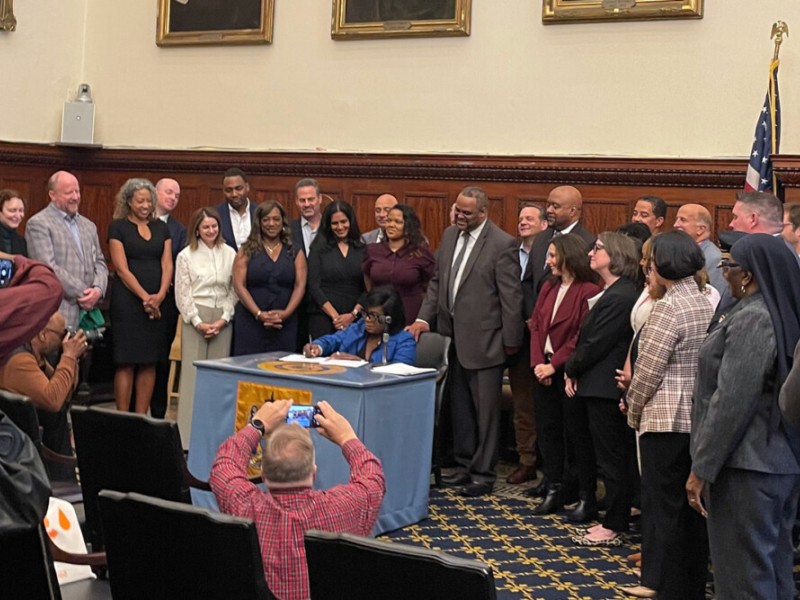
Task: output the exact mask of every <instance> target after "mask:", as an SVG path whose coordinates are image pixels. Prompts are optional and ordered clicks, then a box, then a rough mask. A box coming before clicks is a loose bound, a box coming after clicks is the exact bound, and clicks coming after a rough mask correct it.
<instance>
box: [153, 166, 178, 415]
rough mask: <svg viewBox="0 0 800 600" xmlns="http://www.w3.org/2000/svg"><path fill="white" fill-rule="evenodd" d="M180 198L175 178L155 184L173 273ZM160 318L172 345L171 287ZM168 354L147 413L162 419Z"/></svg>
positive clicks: (175, 322) (174, 313) (173, 311)
mask: <svg viewBox="0 0 800 600" xmlns="http://www.w3.org/2000/svg"><path fill="white" fill-rule="evenodd" d="M180 198H181V186H180V185H179V184H178V182H177V181H175V180H174V179H170V178H168V177H165V178H164V179H159V180H158V182H157V183H156V217H158V218H159V219H161V220H162V221H164V222H165V223H166V224H167V227H168V228H169V236H170V238H171V239H172V272H173V273H174V272H175V259H176V258H177V257H178V253H179V252H180V251H181V250H183V247H184V246H186V227H184V226H183V225H182V224H181V223H180V221H178V220H177V219H176V218H175V217H173V216H172V211H173V210H175V208H176V207H177V206H178V201H179V200H180ZM161 318H162V319H164V320H165V322H166V323H167V327H166V330H165V332H164V345H165V346H166V347H170V346H172V340H173V339H174V338H175V331H176V329H177V327H178V307H177V305H176V304H175V290H174V287H173V286H170V288H169V291H168V292H167V297H166V298H164V302H162V303H161ZM168 355H169V353H167V356H165V358H164V360H163V361H160V362H157V363H156V382H155V385H154V386H153V397H152V398H151V400H150V415H151V416H153V417H156V418H157V419H163V418H164V415H165V414H166V412H167V395H168V393H169V390H167V383H168V381H169V356H168Z"/></svg>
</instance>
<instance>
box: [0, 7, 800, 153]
mask: <svg viewBox="0 0 800 600" xmlns="http://www.w3.org/2000/svg"><path fill="white" fill-rule="evenodd" d="M62 2H63V3H65V4H68V2H66V1H65V0H61V2H59V3H56V1H55V0H47V1H45V0H41V1H40V2H38V3H27V4H37V7H36V8H31V7H28V8H27V9H26V10H22V8H23V6H22V4H23V3H17V4H19V5H20V8H18V10H17V16H18V18H19V20H20V25H19V27H18V31H17V32H15V33H13V34H9V35H6V36H0V52H2V51H3V47H2V46H3V44H8V45H9V46H10V47H11V49H12V51H13V53H14V57H15V61H16V60H17V57H18V56H19V64H15V65H14V67H13V69H14V70H13V72H12V82H14V83H15V84H16V86H19V88H20V91H21V93H20V94H19V95H17V96H15V97H14V98H12V104H13V105H14V111H13V112H15V113H20V114H22V115H24V118H22V119H20V120H19V121H18V122H15V123H7V124H5V125H4V126H2V129H4V130H5V131H0V137H2V138H3V139H9V140H19V141H52V140H54V139H56V138H57V136H58V131H59V130H58V123H57V122H55V123H54V118H53V116H54V114H55V115H56V116H57V115H58V114H60V103H61V102H63V99H64V93H63V90H61V89H60V88H64V87H65V85H66V84H68V85H66V87H69V88H72V87H73V86H74V85H75V84H76V83H77V82H78V81H79V80H80V81H84V80H85V81H87V82H88V83H90V84H91V85H92V88H93V91H94V97H95V102H96V103H97V131H96V141H98V142H100V143H102V144H104V145H106V146H111V147H137V148H232V149H247V150H312V151H313V150H317V149H326V150H331V151H334V150H335V151H369V152H466V153H486V154H536V155H635V156H652V157H676V156H684V157H718V156H743V155H745V154H746V153H747V151H748V150H749V147H750V143H751V140H752V134H753V130H754V127H755V120H756V115H757V113H758V110H759V108H760V106H761V103H762V101H763V97H764V93H765V92H766V85H767V78H766V76H767V67H768V63H769V59H770V56H771V54H772V44H771V42H770V40H769V31H770V27H771V24H772V22H773V21H775V20H777V19H779V18H780V19H783V20H785V21H787V22H788V23H789V26H790V28H792V27H794V28H800V2H798V1H797V0H768V1H762V2H753V1H752V0H724V1H722V0H706V14H705V17H704V19H702V20H698V21H695V20H687V21H657V22H629V23H600V24H588V25H561V26H555V25H553V26H547V27H545V26H543V25H542V24H541V16H540V10H541V0H491V1H489V0H473V8H472V35H471V36H470V37H468V38H437V39H432V38H422V39H407V40H371V41H358V42H334V41H332V40H331V38H330V15H331V10H330V0H276V2H275V4H276V8H275V33H274V41H273V44H272V45H271V46H245V47H233V46H232V47H208V48H203V47H194V48H163V49H162V48H158V47H156V45H155V21H156V14H157V0H127V1H125V2H121V1H119V0H117V1H115V2H109V1H108V0H84V2H85V3H86V4H87V8H86V15H87V16H86V28H85V37H84V54H85V61H84V65H83V67H82V68H79V69H77V70H73V69H75V66H76V64H78V61H76V60H71V59H70V60H68V56H66V54H68V55H69V56H72V53H73V49H72V48H71V47H70V49H69V50H70V51H69V53H65V52H62V49H61V48H53V47H52V45H51V44H49V43H48V40H49V39H51V37H52V33H53V32H52V28H56V29H57V30H58V33H57V36H56V39H59V40H63V39H64V38H66V37H67V36H68V35H72V34H67V33H63V32H62V29H61V27H60V26H54V25H47V26H46V28H45V26H44V25H40V24H39V22H40V21H42V20H45V21H47V22H48V23H51V22H53V21H59V20H61V19H59V18H58V14H57V13H69V12H70V11H69V10H67V9H65V8H59V9H57V10H56V9H54V8H53V7H55V6H59V7H60V5H61V3H62ZM76 3H77V4H78V5H82V4H83V2H73V3H72V4H76ZM41 4H45V5H47V8H41V7H39V5H41ZM76 12H79V11H76ZM52 13H56V17H52V16H48V17H47V18H44V17H45V15H52ZM61 16H62V17H68V18H69V20H70V22H74V21H75V18H76V17H75V15H73V14H69V15H66V14H64V15H61ZM29 21H30V22H31V23H35V24H36V26H35V27H34V26H31V25H29V23H28V22H29ZM112 23H114V25H113V26H112V25H111V24H112ZM77 29H80V28H79V27H78V28H76V30H77ZM795 35H796V34H795ZM795 35H791V36H790V38H789V39H788V40H787V41H786V43H785V44H784V47H783V50H782V67H781V77H780V80H781V91H782V98H783V103H784V116H783V118H784V121H783V122H784V132H783V146H782V151H783V152H784V153H800V83H798V81H799V80H800V40H797V39H795ZM70 39H72V38H70ZM23 48H25V49H31V48H33V49H35V51H31V50H28V52H25V53H20V50H21V49H23ZM3 56H4V57H8V54H6V53H5V52H3ZM8 60H9V58H0V65H2V64H3V63H4V62H6V61H8ZM67 63H68V64H67ZM54 65H55V66H54ZM42 71H44V73H42ZM54 72H58V73H59V74H60V77H61V83H60V85H56V84H54V83H52V79H53V73H54ZM30 73H34V77H33V78H30V77H28V75H29V74H30ZM42 81H46V82H48V85H49V86H50V88H49V89H48V90H47V93H46V94H44V93H42V89H41V88H42V83H41V82H42ZM53 88H59V89H53ZM56 92H58V93H56ZM56 121H58V119H56Z"/></svg>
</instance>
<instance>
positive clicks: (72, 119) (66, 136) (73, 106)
mask: <svg viewBox="0 0 800 600" xmlns="http://www.w3.org/2000/svg"><path fill="white" fill-rule="evenodd" d="M61 143H62V144H93V143H94V103H93V102H65V103H64V117H63V119H62V121H61Z"/></svg>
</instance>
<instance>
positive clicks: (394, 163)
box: [0, 143, 800, 188]
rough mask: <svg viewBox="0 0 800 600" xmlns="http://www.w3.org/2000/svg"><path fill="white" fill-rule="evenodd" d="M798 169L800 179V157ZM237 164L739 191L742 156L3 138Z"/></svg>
mask: <svg viewBox="0 0 800 600" xmlns="http://www.w3.org/2000/svg"><path fill="white" fill-rule="evenodd" d="M793 158H795V161H794V163H795V170H794V171H792V172H793V173H797V175H798V176H799V177H800V157H793ZM233 164H235V165H238V166H240V167H241V168H242V169H244V170H245V171H246V172H247V173H248V175H261V176H267V177H297V178H300V177H319V178H322V177H334V178H348V179H350V178H352V179H412V180H439V181H479V182H498V183H526V184H551V185H563V184H572V185H612V186H648V187H651V186H655V187H678V188H681V187H682V188H692V187H695V188H740V187H742V186H743V184H744V172H745V169H746V164H747V163H746V162H745V161H744V160H742V159H655V158H654V159H644V158H608V157H596V158H595V157H585V158H584V157H578V158H559V157H552V158H543V157H533V156H530V157H523V156H510V157H497V156H474V155H463V156H462V155H458V154H451V155H442V156H437V155H425V154H418V155H414V154H342V153H302V152H276V153H272V152H231V151H195V150H175V151H172V150H147V149H137V150H120V149H104V148H88V147H86V148H84V147H75V146H60V145H39V144H14V143H0V165H4V166H6V167H13V166H15V165H16V166H20V167H49V168H53V169H59V168H62V169H71V170H78V171H81V170H86V169H89V170H95V171H96V170H103V171H139V172H151V171H163V170H164V166H165V165H169V167H170V172H179V173H214V174H218V173H221V172H223V171H224V170H225V169H227V168H228V167H229V166H231V165H233Z"/></svg>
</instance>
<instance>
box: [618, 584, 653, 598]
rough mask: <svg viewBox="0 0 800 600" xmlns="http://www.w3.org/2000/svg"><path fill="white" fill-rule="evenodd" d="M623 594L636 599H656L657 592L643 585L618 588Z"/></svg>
mask: <svg viewBox="0 0 800 600" xmlns="http://www.w3.org/2000/svg"><path fill="white" fill-rule="evenodd" d="M617 589H618V590H619V591H620V592H622V593H623V594H627V595H628V596H634V597H636V598H655V597H656V591H655V590H653V589H650V588H649V587H645V586H643V585H621V586H619V587H618V588H617Z"/></svg>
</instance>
